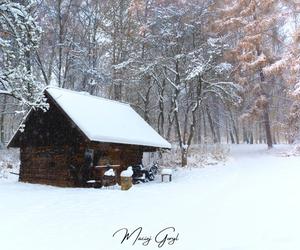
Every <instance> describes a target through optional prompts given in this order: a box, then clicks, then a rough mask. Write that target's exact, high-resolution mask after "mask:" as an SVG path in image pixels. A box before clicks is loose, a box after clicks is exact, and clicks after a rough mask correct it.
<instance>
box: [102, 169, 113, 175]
mask: <svg viewBox="0 0 300 250" xmlns="http://www.w3.org/2000/svg"><path fill="white" fill-rule="evenodd" d="M104 175H105V176H115V172H114V170H113V169H112V168H111V169H109V170H107V171H105V173H104Z"/></svg>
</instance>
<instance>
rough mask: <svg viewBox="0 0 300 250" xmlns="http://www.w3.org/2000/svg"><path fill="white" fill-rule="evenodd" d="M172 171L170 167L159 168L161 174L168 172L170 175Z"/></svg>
mask: <svg viewBox="0 0 300 250" xmlns="http://www.w3.org/2000/svg"><path fill="white" fill-rule="evenodd" d="M172 173H173V171H172V169H170V168H163V169H162V170H161V174H168V175H172Z"/></svg>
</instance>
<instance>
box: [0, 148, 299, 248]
mask: <svg viewBox="0 0 300 250" xmlns="http://www.w3.org/2000/svg"><path fill="white" fill-rule="evenodd" d="M285 149H286V146H280V147H277V149H274V150H271V151H267V150H265V146H247V145H241V146H235V147H233V148H232V149H231V152H232V157H231V158H230V160H229V161H228V162H227V163H226V164H225V165H224V164H220V165H218V166H210V167H207V168H200V169H193V170H184V171H177V172H176V174H175V176H174V181H173V182H172V183H159V181H157V182H155V183H148V184H142V185H136V186H134V187H133V188H132V189H131V190H129V191H127V192H125V191H120V190H116V189H115V190H111V189H102V190H99V189H79V188H78V189H74V188H56V187H50V186H43V185H32V184H24V183H18V182H16V180H15V179H14V178H13V177H12V178H10V179H9V180H0V249H4V250H10V249H13V250H46V249H47V250H50V249H51V250H66V249H72V250H77V249H81V250H82V249H93V250H97V249H99V250H100V249H113V250H117V249H158V247H157V243H155V239H154V237H155V235H156V234H157V233H158V232H159V231H160V230H162V229H164V228H166V227H168V226H173V227H175V229H176V233H171V236H174V237H175V236H176V235H177V233H179V236H178V241H175V242H174V244H173V245H167V243H166V244H164V245H163V246H162V248H161V249H187V250H241V249H243V250H244V249H245V250H246V249H247V250H279V249H280V250H281V249H282V250H293V249H300V194H299V193H300V158H299V157H282V155H281V152H282V151H283V150H285ZM139 226H142V227H143V231H142V233H141V236H144V237H145V236H151V237H152V240H151V241H150V242H149V244H148V246H142V243H143V241H137V242H136V243H135V245H133V246H132V243H133V241H134V239H133V238H134V237H135V235H133V236H132V238H130V239H129V240H128V241H125V242H124V243H123V244H120V241H121V238H123V235H121V232H120V233H117V235H116V236H115V237H114V238H113V237H112V235H113V233H114V232H115V231H117V230H118V229H121V228H123V227H126V228H128V229H129V230H131V231H132V230H134V229H135V228H137V227H139ZM166 232H170V231H166Z"/></svg>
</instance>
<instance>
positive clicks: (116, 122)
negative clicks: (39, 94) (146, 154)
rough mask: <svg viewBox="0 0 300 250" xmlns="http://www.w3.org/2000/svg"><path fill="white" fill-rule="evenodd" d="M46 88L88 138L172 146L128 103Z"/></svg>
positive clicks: (152, 145) (123, 142) (160, 146)
mask: <svg viewBox="0 0 300 250" xmlns="http://www.w3.org/2000/svg"><path fill="white" fill-rule="evenodd" d="M46 92H47V93H48V94H49V95H50V96H51V97H52V98H53V99H54V101H55V102H56V103H57V105H59V106H60V107H61V108H62V109H63V111H64V112H65V113H66V114H67V115H68V116H69V118H70V119H71V120H72V121H73V122H74V123H75V124H76V125H77V126H78V128H79V129H80V130H81V131H82V132H83V133H84V134H85V135H86V136H87V138H89V139H90V140H91V141H97V142H111V143H120V144H132V145H142V146H150V147H159V148H171V144H170V143H169V142H167V141H166V140H165V139H164V138H163V137H161V136H160V135H159V134H158V133H157V132H156V131H155V130H154V129H153V128H152V127H151V126H150V125H149V124H148V123H147V122H146V121H145V120H144V119H143V118H142V117H141V116H139V114H138V113H136V112H135V111H134V110H133V109H132V108H131V107H130V105H129V104H125V103H121V102H117V101H112V100H109V99H105V98H101V97H97V96H93V95H89V94H87V93H82V92H76V91H71V90H67V89H62V88H57V87H47V88H46Z"/></svg>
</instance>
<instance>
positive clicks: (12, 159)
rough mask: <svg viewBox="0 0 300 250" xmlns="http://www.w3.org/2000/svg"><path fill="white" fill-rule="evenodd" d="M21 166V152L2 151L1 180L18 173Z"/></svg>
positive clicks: (13, 150) (14, 150) (0, 160)
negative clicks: (11, 173)
mask: <svg viewBox="0 0 300 250" xmlns="http://www.w3.org/2000/svg"><path fill="white" fill-rule="evenodd" d="M19 165H20V161H19V150H16V149H9V150H8V149H1V150H0V179H7V178H8V177H9V174H10V172H13V173H18V172H19Z"/></svg>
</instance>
